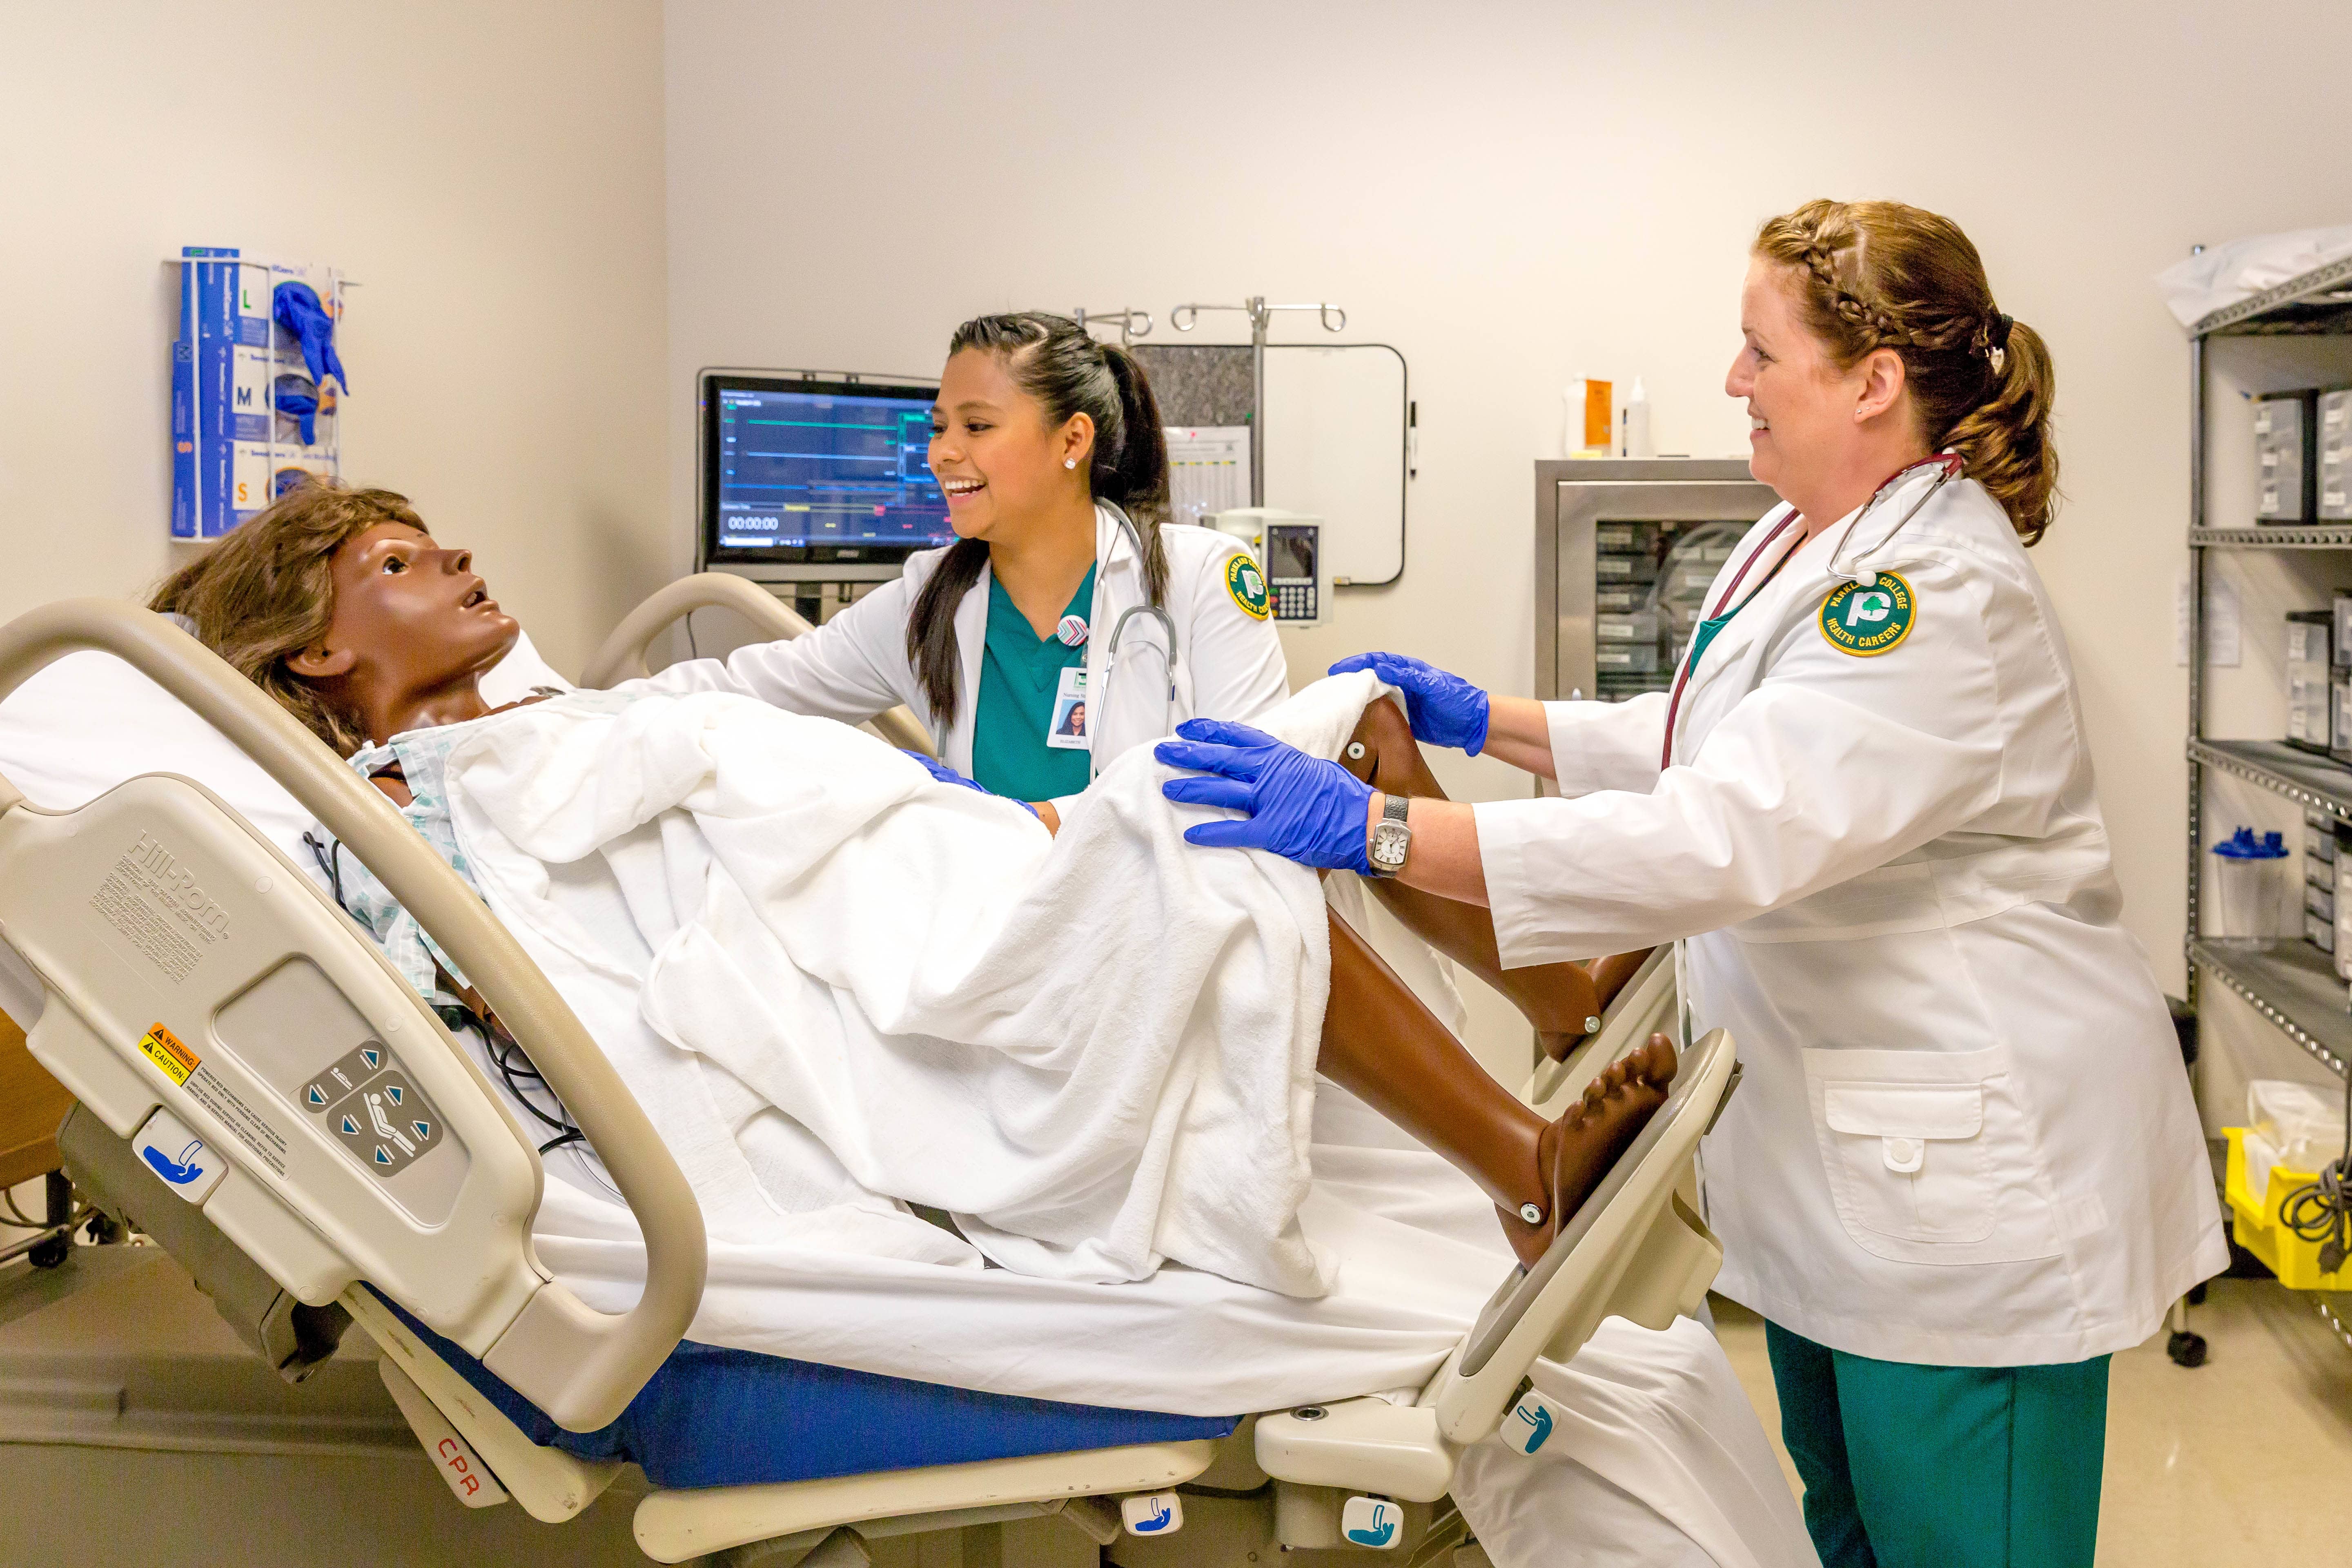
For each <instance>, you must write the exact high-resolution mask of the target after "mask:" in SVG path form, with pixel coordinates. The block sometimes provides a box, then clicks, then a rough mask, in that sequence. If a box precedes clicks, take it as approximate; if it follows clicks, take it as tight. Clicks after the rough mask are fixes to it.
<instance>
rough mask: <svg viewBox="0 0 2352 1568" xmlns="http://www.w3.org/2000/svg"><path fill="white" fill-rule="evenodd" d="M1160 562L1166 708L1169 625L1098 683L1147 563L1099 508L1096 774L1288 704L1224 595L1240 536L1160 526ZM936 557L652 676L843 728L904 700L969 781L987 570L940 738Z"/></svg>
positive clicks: (1268, 640) (969, 609)
mask: <svg viewBox="0 0 2352 1568" xmlns="http://www.w3.org/2000/svg"><path fill="white" fill-rule="evenodd" d="M1160 542H1161V543H1162V544H1163V545H1164V546H1165V548H1166V550H1167V552H1168V593H1167V600H1166V606H1165V607H1166V609H1167V611H1168V616H1169V618H1170V619H1171V620H1172V621H1173V622H1174V623H1175V626H1176V634H1177V646H1176V658H1175V687H1176V695H1175V699H1174V700H1173V701H1172V702H1171V701H1169V700H1167V696H1168V686H1169V682H1168V678H1167V674H1166V671H1167V668H1168V666H1167V644H1168V633H1167V629H1166V628H1165V627H1164V626H1161V625H1160V619H1159V617H1158V616H1152V615H1149V614H1145V615H1139V616H1135V617H1134V618H1132V619H1131V620H1129V622H1128V623H1127V630H1126V634H1125V635H1124V636H1123V637H1120V639H1119V646H1118V668H1117V670H1116V672H1115V673H1113V674H1111V675H1110V677H1109V685H1108V689H1106V687H1105V685H1104V671H1105V668H1106V663H1107V661H1108V658H1109V649H1110V641H1111V634H1112V632H1113V631H1114V630H1116V629H1117V628H1118V620H1119V617H1120V616H1122V615H1124V614H1125V613H1126V612H1127V611H1128V610H1129V609H1130V608H1132V607H1134V606H1135V605H1140V604H1142V603H1143V602H1144V591H1143V563H1142V561H1141V560H1140V558H1139V556H1138V555H1137V553H1136V550H1135V545H1134V542H1132V541H1131V540H1130V539H1129V537H1128V532H1127V530H1126V529H1124V528H1122V527H1120V526H1119V524H1118V519H1117V518H1116V517H1114V516H1113V515H1112V513H1111V511H1110V510H1109V509H1108V507H1104V506H1101V505H1097V507H1096V508H1095V560H1096V561H1097V563H1098V564H1097V568H1096V571H1095V595H1094V609H1093V613H1092V614H1091V615H1089V616H1087V626H1088V627H1089V628H1090V629H1091V635H1090V636H1089V637H1087V645H1086V647H1087V696H1088V699H1089V700H1088V701H1087V726H1088V728H1089V729H1091V730H1092V731H1093V732H1094V768H1095V771H1096V772H1097V773H1099V772H1100V771H1101V770H1102V769H1103V768H1104V767H1105V766H1107V765H1108V763H1110V761H1111V759H1112V758H1114V757H1116V756H1118V754H1119V753H1120V752H1125V751H1127V750H1129V748H1131V747H1135V746H1139V745H1143V744H1145V743H1147V742H1151V741H1156V740H1158V739H1160V737H1161V736H1163V735H1165V734H1167V733H1168V732H1169V731H1171V730H1173V729H1175V727H1176V726H1177V725H1178V724H1180V723H1181V722H1182V721H1185V720H1187V719H1195V718H1205V719H1230V720H1235V721H1241V722H1243V723H1247V722H1249V721H1252V720H1254V719H1255V718H1257V717H1258V716H1259V715H1260V714H1263V713H1265V711H1266V710H1269V709H1271V708H1272V707H1274V706H1275V705H1276V703H1278V702H1280V701H1281V700H1283V699H1284V698H1285V697H1287V696H1288V695H1289V694H1290V687H1289V680H1288V675H1287V670H1286V666H1285V665H1284V663H1283V656H1282V639H1281V638H1280V637H1278V636H1277V635H1276V632H1275V629H1274V623H1273V621H1272V620H1271V619H1260V618H1257V617H1255V616H1251V615H1249V614H1247V613H1246V612H1245V611H1244V609H1243V608H1242V605H1241V604H1240V602H1239V601H1237V600H1236V599H1235V598H1234V595H1233V594H1232V592H1231V591H1230V590H1229V589H1228V588H1227V586H1226V579H1225V563H1227V562H1229V561H1231V560H1233V559H1234V557H1236V556H1240V555H1244V554H1246V553H1247V550H1246V548H1245V547H1244V545H1243V544H1242V543H1241V542H1240V541H1239V540H1236V539H1234V537H1233V536H1232V535H1230V534H1225V533H1220V532H1218V531H1215V530H1214V529H1209V528H1202V527H1199V526H1198V525H1196V524H1192V523H1172V522H1171V523H1161V524H1160ZM944 554H946V552H945V551H944V550H927V551H924V552H921V553H919V554H917V555H913V556H910V557H908V561H907V569H906V571H905V572H904V573H903V574H900V575H899V576H898V579H897V580H896V581H894V582H890V583H886V584H883V585H882V586H881V587H879V588H877V589H875V590H874V592H872V593H871V594H868V595H866V597H864V598H863V599H860V600H858V601H857V603H856V604H854V605H850V606H849V607H848V608H847V609H845V610H843V611H842V612H841V613H840V614H839V615H837V616H834V618H833V619H831V620H830V621H827V622H826V623H825V624H824V626H820V627H818V628H817V629H816V630H815V631H814V633H812V634H810V635H809V636H806V637H799V638H796V639H794V640H793V641H791V642H772V643H760V644H756V645H754V646H752V647H743V648H739V649H737V650H736V651H735V652H734V653H732V654H730V655H729V656H728V658H727V659H726V660H725V662H724V663H721V662H720V661H719V660H718V659H712V658H704V659H692V660H688V661H687V662H685V663H681V664H674V665H672V666H670V667H669V668H667V669H665V670H663V671H662V672H661V673H660V674H658V675H656V676H655V677H654V678H653V679H652V681H651V684H652V686H653V687H654V688H656V689H659V690H665V691H713V690H717V691H740V692H743V693H746V694H748V695H750V696H752V697H757V698H759V699H761V700H762V701H766V702H772V703H773V704H775V705H776V706H777V707H779V708H783V709H788V710H791V711H793V712H795V713H808V714H814V715H817V716H819V717H823V718H828V719H840V720H844V721H848V722H851V723H856V722H859V721H863V720H866V719H870V718H872V717H873V716H874V715H875V714H877V713H880V712H884V711H887V710H889V709H891V708H895V707H897V706H898V704H900V703H902V702H903V703H905V704H906V705H907V706H908V708H909V709H911V710H913V711H914V714H915V717H916V718H917V719H918V720H919V721H921V723H922V726H923V728H924V729H925V730H927V731H929V732H930V734H931V738H932V741H933V743H934V744H936V745H937V746H938V748H939V752H940V761H942V762H944V763H947V764H948V765H949V766H950V767H951V768H953V769H955V770H956V771H957V772H958V773H966V774H969V773H971V744H972V715H973V712H974V710H976V709H977V708H978V707H979V701H978V692H979V690H980V660H981V653H982V649H983V648H984V647H986V645H987V637H988V584H989V574H988V570H987V568H985V567H982V570H981V574H980V580H979V581H978V582H976V583H974V584H972V585H971V588H970V589H969V590H967V591H966V593H965V594H964V596H963V598H962V600H961V602H960V603H959V604H958V605H956V613H955V628H956V651H957V654H958V656H959V662H960V666H961V668H960V669H959V671H958V676H957V685H956V689H957V694H958V700H957V702H956V713H955V722H954V723H953V724H952V725H950V726H948V727H946V729H945V730H944V732H943V731H942V728H941V726H940V722H939V717H938V715H937V714H936V713H934V712H933V711H932V710H931V705H930V703H929V700H927V699H926V698H925V697H924V695H923V691H922V688H921V684H920V683H919V681H918V680H917V679H916V675H915V668H914V665H913V663H912V662H911V661H910V660H909V659H908V658H907V615H908V610H909V609H910V608H912V606H913V605H914V600H915V595H916V594H918V593H919V592H920V591H921V589H922V585H923V584H925V583H926V582H928V581H929V579H930V575H931V574H932V573H933V572H935V571H937V570H938V569H939V564H940V557H941V556H943V555H944Z"/></svg>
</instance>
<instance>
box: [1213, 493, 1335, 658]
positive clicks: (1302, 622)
mask: <svg viewBox="0 0 2352 1568" xmlns="http://www.w3.org/2000/svg"><path fill="white" fill-rule="evenodd" d="M1202 521H1203V522H1204V523H1206V524H1207V525H1208V526H1209V527H1211V528H1213V529H1215V530H1216V531H1218V532H1220V533H1230V534H1232V535H1233V536H1234V538H1235V539H1238V540H1240V541H1241V542H1243V543H1244V544H1245V545H1247V546H1248V547H1249V552H1250V553H1251V554H1252V555H1254V556H1255V557H1256V558H1257V564H1258V570H1259V571H1261V572H1263V573H1265V592H1266V602H1267V605H1268V607H1269V608H1270V609H1271V610H1272V611H1273V613H1274V622H1275V624H1276V626H1291V627H1296V628H1299V629H1302V630H1303V629H1304V628H1306V627H1308V626H1321V625H1322V624H1323V623H1324V621H1325V620H1326V619H1327V618H1328V616H1329V615H1330V606H1331V563H1330V562H1329V560H1328V558H1327V557H1326V556H1325V554H1324V551H1323V520H1322V519H1321V518H1319V517H1308V516H1307V515H1305V514H1304V513H1301V512H1295V511H1283V510H1278V509H1276V508H1275V507H1267V506H1245V507H1235V508H1234V509H1233V510H1230V511H1219V512H1212V513H1210V514H1209V515H1208V516H1207V517H1205V518H1203V519H1202Z"/></svg>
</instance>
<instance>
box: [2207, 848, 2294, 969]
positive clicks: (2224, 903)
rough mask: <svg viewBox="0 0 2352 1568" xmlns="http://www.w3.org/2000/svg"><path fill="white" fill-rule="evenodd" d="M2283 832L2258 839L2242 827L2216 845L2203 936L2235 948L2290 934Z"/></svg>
mask: <svg viewBox="0 0 2352 1568" xmlns="http://www.w3.org/2000/svg"><path fill="white" fill-rule="evenodd" d="M2285 906H2286V843H2285V836H2284V835H2283V834H2278V833H2265V834H2263V836H2262V837H2259V838H2257V837H2255V836H2254V830H2253V829H2252V828H2251V827H2241V828H2239V829H2238V830H2237V831H2236V832H2235V833H2233V834H2231V836H2230V837H2227V838H2225V839H2223V840H2222V841H2221V843H2219V844H2216V845H2215V846H2213V902H2212V904H2211V906H2210V908H2211V910H2212V920H2211V923H2210V925H2209V926H2208V927H2207V928H2206V931H2205V934H2206V936H2207V937H2208V938H2210V940H2212V941H2215V942H2227V943H2230V944H2231V945H2232V946H2249V947H2251V946H2253V945H2255V944H2257V943H2260V942H2277V941H2279V940H2280V939H2281V938H2283V937H2284V936H2285V934H2286V915H2285Z"/></svg>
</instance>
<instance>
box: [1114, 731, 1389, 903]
mask: <svg viewBox="0 0 2352 1568" xmlns="http://www.w3.org/2000/svg"><path fill="white" fill-rule="evenodd" d="M1176 733H1177V735H1178V736H1179V737H1180V739H1177V740H1173V741H1162V742H1160V744H1159V746H1158V747H1157V748H1155V749H1154V751H1153V752H1152V755H1153V756H1155V757H1157V758H1159V759H1160V761H1161V762H1163V763H1167V764H1168V765H1169V766H1170V767H1175V768H1195V769H1198V770H1200V772H1202V773H1206V774H1208V775H1210V776H1208V777H1206V778H1179V779H1170V780H1169V781H1168V782H1167V783H1165V784H1161V785H1160V794H1162V795H1166V796H1167V797H1168V798H1169V799H1170V800H1174V801H1181V802H1183V803H1184V804H1186V805H1217V806H1223V807H1224V808H1225V809H1227V810H1229V811H1239V812H1244V813H1246V814H1247V815H1246V816H1244V818H1243V819H1242V820H1241V821H1238V822H1202V823H1198V824H1195V825H1194V826H1191V827H1188V828H1186V829H1185V830H1184V841H1185V842H1186V843H1187V844H1200V845H1205V846H1208V847H1227V848H1234V849H1270V850H1272V851H1273V852H1274V853H1276V855H1279V856H1281V857H1283V858H1285V859H1287V860H1296V861H1297V862H1299V864H1301V865H1304V866H1318V867H1321V868H1324V869H1326V870H1333V871H1354V872H1357V873H1358V874H1360V875H1362V876H1370V875H1371V870H1372V863H1371V860H1370V858H1369V855H1368V849H1369V840H1370V823H1369V819H1370V810H1371V799H1372V790H1371V786H1370V785H1369V784H1363V783H1361V782H1360V781H1359V780H1358V779H1356V778H1355V777H1354V776H1353V775H1352V774H1350V773H1348V771H1347V770H1346V769H1344V768H1342V767H1340V766H1339V763H1327V762H1325V761H1323V760H1322V759H1321V758H1320V757H1310V756H1308V755H1307V753H1306V752H1302V751H1300V750H1299V749H1298V748H1297V747H1296V746H1292V745H1287V744H1286V743H1285V742H1281V741H1277V740H1276V739H1275V738H1274V737H1273V736H1271V735H1269V734H1266V733H1265V731H1261V730H1253V729H1251V728H1250V727H1249V726H1248V725H1246V724H1230V723H1227V722H1225V721H1223V720H1220V719H1188V720H1186V721H1184V722H1183V723H1181V724H1179V725H1177V726H1176Z"/></svg>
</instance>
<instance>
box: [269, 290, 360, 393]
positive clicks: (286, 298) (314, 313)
mask: <svg viewBox="0 0 2352 1568" xmlns="http://www.w3.org/2000/svg"><path fill="white" fill-rule="evenodd" d="M269 313H270V314H271V315H272V316H274V317H276V318H277V320H278V325H279V326H281V327H283V328H285V329H286V330H287V331H289V332H291V333H293V334H294V338H295V341H297V342H299V343H300V344H301V345H302V363H305V364H307V365H309V366H310V379H311V380H312V381H324V380H326V379H327V378H328V377H329V376H333V377H334V378H335V384H336V385H337V386H340V387H341V388H342V389H343V390H344V391H345V392H349V391H350V390H351V389H352V383H351V378H350V377H348V376H346V375H345V374H343V362H342V359H341V356H339V355H338V354H337V353H335V318H334V317H332V316H331V315H329V314H327V308H326V307H325V306H324V305H321V304H320V303H319V296H318V295H317V293H315V292H314V291H313V290H312V289H311V288H310V285H309V284H308V283H294V282H286V283H280V284H279V285H278V287H277V288H275V289H271V290H270V291H269Z"/></svg>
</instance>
